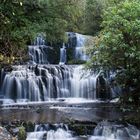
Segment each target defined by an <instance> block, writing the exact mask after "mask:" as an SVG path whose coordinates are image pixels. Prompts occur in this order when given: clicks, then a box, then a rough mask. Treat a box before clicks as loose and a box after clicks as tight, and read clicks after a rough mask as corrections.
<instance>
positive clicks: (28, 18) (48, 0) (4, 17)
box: [0, 0, 82, 61]
mask: <svg viewBox="0 0 140 140" xmlns="http://www.w3.org/2000/svg"><path fill="white" fill-rule="evenodd" d="M80 1H81V0H76V1H75V0H71V1H66V0H34V1H33V0H1V1H0V19H1V20H0V25H1V26H0V54H1V55H2V56H3V57H8V59H11V58H12V57H14V56H16V57H21V58H22V57H23V54H24V52H25V49H24V48H25V47H26V45H27V44H30V43H31V41H32V40H33V39H34V38H35V36H36V34H37V33H45V34H46V38H47V41H48V42H51V43H54V42H62V41H64V42H66V37H65V32H66V31H78V30H79V26H80V25H79V24H78V23H80V22H79V21H80V18H81V15H82V12H81V11H82V10H81V6H80V5H79V3H80ZM77 5H79V6H77ZM6 61H8V60H6Z"/></svg>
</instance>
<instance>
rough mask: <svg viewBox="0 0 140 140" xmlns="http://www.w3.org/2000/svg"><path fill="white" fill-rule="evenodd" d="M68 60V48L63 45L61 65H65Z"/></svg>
mask: <svg viewBox="0 0 140 140" xmlns="http://www.w3.org/2000/svg"><path fill="white" fill-rule="evenodd" d="M66 60H67V52H66V46H65V44H64V43H63V46H62V48H61V49H60V62H59V64H60V65H64V64H65V63H66Z"/></svg>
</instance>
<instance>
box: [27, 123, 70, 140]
mask: <svg viewBox="0 0 140 140" xmlns="http://www.w3.org/2000/svg"><path fill="white" fill-rule="evenodd" d="M70 138H72V134H71V132H70V131H69V130H68V127H67V125H64V124H54V125H52V124H51V125H49V124H42V125H37V126H36V128H35V131H34V132H31V133H28V135H27V139H26V140H69V139H70Z"/></svg>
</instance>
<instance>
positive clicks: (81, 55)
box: [75, 33, 89, 61]
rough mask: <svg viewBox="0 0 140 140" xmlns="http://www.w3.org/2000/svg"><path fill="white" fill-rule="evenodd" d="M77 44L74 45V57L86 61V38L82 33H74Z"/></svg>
mask: <svg viewBox="0 0 140 140" xmlns="http://www.w3.org/2000/svg"><path fill="white" fill-rule="evenodd" d="M76 38H77V44H76V47H75V59H77V60H83V61H87V60H89V56H88V55H87V54H86V48H85V44H86V38H85V36H84V35H81V34H78V33H76Z"/></svg>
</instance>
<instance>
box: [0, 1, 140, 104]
mask: <svg viewBox="0 0 140 140" xmlns="http://www.w3.org/2000/svg"><path fill="white" fill-rule="evenodd" d="M139 18H140V2H139V0H117V1H116V0H69V1H66V0H34V1H32V0H1V1H0V19H1V20H0V61H1V64H3V63H6V64H7V63H13V62H14V61H17V60H23V61H25V60H27V59H28V57H27V55H26V54H27V45H28V44H31V42H32V41H33V40H34V38H35V37H36V35H37V33H43V34H44V35H45V37H46V40H47V42H49V43H50V44H52V43H56V42H57V43H58V42H66V41H67V38H66V35H65V32H68V31H69V32H79V33H82V34H86V35H91V36H95V45H94V46H93V47H92V48H90V49H89V50H88V52H89V54H90V56H91V61H90V62H88V64H87V66H88V67H93V65H94V64H95V63H96V64H98V65H102V66H103V67H104V66H105V67H107V68H110V69H119V70H120V72H119V73H118V80H119V82H120V83H121V85H122V87H123V88H124V89H125V90H124V91H125V92H132V93H135V94H136V95H135V96H136V97H135V96H134V98H135V100H136V102H137V104H138V101H139V99H140V96H139V93H140V85H139V83H140V74H139V71H140V65H139V62H140V46H139V45H140V19H139ZM95 52H98V53H97V54H96V55H94V54H95ZM122 79H123V80H122ZM137 94H138V95H137ZM127 100H128V99H127ZM129 101H131V99H129Z"/></svg>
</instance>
